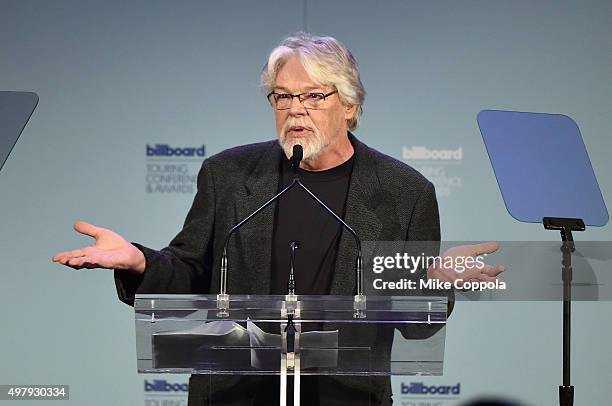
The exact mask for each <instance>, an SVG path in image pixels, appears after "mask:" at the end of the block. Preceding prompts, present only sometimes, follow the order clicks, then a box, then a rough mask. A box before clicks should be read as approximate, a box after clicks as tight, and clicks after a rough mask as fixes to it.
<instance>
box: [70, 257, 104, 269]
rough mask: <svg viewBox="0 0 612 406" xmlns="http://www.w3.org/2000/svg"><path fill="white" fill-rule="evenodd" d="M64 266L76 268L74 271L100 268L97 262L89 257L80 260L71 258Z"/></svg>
mask: <svg viewBox="0 0 612 406" xmlns="http://www.w3.org/2000/svg"><path fill="white" fill-rule="evenodd" d="M64 265H66V266H69V267H71V268H74V269H82V268H87V269H94V268H99V265H98V264H96V263H95V261H93V260H92V259H91V258H90V257H88V256H83V257H79V258H70V259H68V260H66V263H65V264H64Z"/></svg>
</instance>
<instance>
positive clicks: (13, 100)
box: [0, 91, 38, 169]
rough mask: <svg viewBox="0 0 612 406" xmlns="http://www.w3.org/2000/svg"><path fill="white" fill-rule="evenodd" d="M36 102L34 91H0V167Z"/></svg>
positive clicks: (36, 97) (0, 167)
mask: <svg viewBox="0 0 612 406" xmlns="http://www.w3.org/2000/svg"><path fill="white" fill-rule="evenodd" d="M37 104H38V96H37V95H36V93H29V92H4V91H0V169H2V166H3V165H4V162H5V161H6V158H8V156H9V154H10V152H11V150H12V149H13V147H14V146H15V144H16V143H17V139H19V135H21V132H22V131H23V129H24V128H25V125H26V124H27V122H28V120H29V119H30V116H31V115H32V113H33V112H34V109H35V108H36V105H37Z"/></svg>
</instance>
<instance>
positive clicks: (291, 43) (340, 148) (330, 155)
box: [261, 33, 365, 167]
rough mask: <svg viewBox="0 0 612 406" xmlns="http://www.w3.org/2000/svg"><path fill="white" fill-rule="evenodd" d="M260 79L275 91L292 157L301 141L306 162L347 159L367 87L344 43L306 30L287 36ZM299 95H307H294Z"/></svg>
mask: <svg viewBox="0 0 612 406" xmlns="http://www.w3.org/2000/svg"><path fill="white" fill-rule="evenodd" d="M261 82H262V87H263V88H264V91H265V92H266V94H270V93H271V95H270V96H269V100H270V103H271V104H272V106H273V108H274V109H275V118H276V130H277V133H278V137H279V141H280V144H281V146H282V147H283V150H284V151H285V154H286V155H287V156H290V155H291V150H292V148H293V145H295V144H301V145H302V146H303V147H304V161H305V162H309V161H310V162H314V161H317V160H327V161H329V162H332V163H333V161H335V160H339V162H340V163H341V162H343V161H344V160H346V158H348V157H346V156H344V157H343V155H346V149H347V148H350V142H349V141H348V138H347V136H346V133H347V130H354V129H355V128H357V126H358V124H359V119H360V116H361V106H362V104H363V100H364V98H365V91H364V89H363V85H362V83H361V80H360V78H359V67H358V66H357V61H356V60H355V58H354V57H353V55H352V54H351V53H350V51H349V50H348V49H347V48H346V47H345V46H344V45H342V44H341V43H340V42H339V41H337V40H336V39H334V38H331V37H316V36H312V35H310V34H305V33H300V34H298V35H297V36H295V37H289V38H286V39H285V40H283V41H282V42H281V44H280V45H279V46H278V47H276V48H274V50H272V52H271V53H270V56H269V58H268V62H267V64H266V65H265V66H264V69H263V72H262V75H261ZM298 94H301V95H302V96H300V97H299V98H298V97H292V96H291V95H298ZM350 152H351V154H352V149H351V151H350ZM349 156H350V155H349ZM332 166H333V165H332ZM323 167H325V165H323Z"/></svg>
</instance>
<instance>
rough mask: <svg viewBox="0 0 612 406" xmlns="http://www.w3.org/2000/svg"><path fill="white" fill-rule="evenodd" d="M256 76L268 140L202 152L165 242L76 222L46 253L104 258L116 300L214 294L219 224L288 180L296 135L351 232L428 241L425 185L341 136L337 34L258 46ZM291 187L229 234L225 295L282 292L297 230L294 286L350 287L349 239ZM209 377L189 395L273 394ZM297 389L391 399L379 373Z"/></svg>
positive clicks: (351, 107)
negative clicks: (272, 133) (263, 49)
mask: <svg viewBox="0 0 612 406" xmlns="http://www.w3.org/2000/svg"><path fill="white" fill-rule="evenodd" d="M262 86H263V88H264V90H265V92H266V94H267V97H268V100H269V102H270V104H271V106H272V108H273V110H274V115H275V120H276V130H277V133H278V140H274V141H269V142H263V143H258V144H251V145H246V146H240V147H236V148H232V149H229V150H226V151H223V152H221V153H219V154H217V155H215V156H212V157H210V158H208V159H207V160H205V161H204V163H203V164H202V168H201V170H200V174H199V176H198V192H197V194H196V196H195V199H194V202H193V205H192V207H191V209H190V211H189V213H188V215H187V218H186V220H185V224H184V227H183V229H182V231H181V232H180V233H179V234H178V235H177V236H176V237H175V238H174V239H173V240H172V241H171V243H170V245H169V246H168V247H166V248H164V249H162V250H160V251H156V250H152V249H150V248H147V247H144V246H141V245H138V244H131V243H129V242H128V241H127V240H125V239H124V238H123V237H121V236H120V235H118V234H116V233H114V232H112V231H110V230H106V229H103V228H99V227H95V226H93V225H90V224H87V223H84V222H79V223H77V224H75V229H76V230H77V231H79V232H81V233H84V234H87V235H90V236H92V237H94V238H96V243H95V245H94V246H91V247H87V248H82V249H78V250H74V251H70V252H64V253H60V254H58V255H56V256H55V257H54V260H55V261H57V262H60V263H62V264H64V265H67V266H70V267H73V268H96V267H102V268H109V269H115V280H116V285H117V291H118V294H119V297H120V299H121V300H122V301H124V302H126V303H133V300H134V295H135V294H136V293H214V292H218V290H219V272H218V269H219V264H220V257H221V253H222V249H223V243H224V241H223V240H224V238H225V236H226V235H227V233H228V230H229V229H230V228H231V227H232V226H233V225H234V224H236V223H237V222H238V221H240V220H241V219H243V218H244V217H246V216H247V215H248V214H250V213H251V212H252V211H254V210H255V209H256V208H257V207H258V206H260V205H261V204H262V203H263V202H265V201H266V200H267V199H269V198H270V197H271V196H273V195H274V194H275V193H276V192H277V191H278V190H279V189H280V188H282V187H284V186H285V185H287V184H288V183H289V182H290V181H291V179H292V175H291V171H290V167H289V161H288V158H289V157H290V156H291V154H292V148H293V146H294V145H296V144H300V145H302V146H303V148H304V158H303V161H302V162H301V163H300V170H299V172H300V177H301V179H302V181H303V182H304V183H305V184H306V185H307V186H308V187H309V188H310V189H311V190H313V191H314V192H315V194H317V195H318V196H319V197H320V198H321V199H322V200H323V201H324V202H325V203H326V204H327V205H328V206H329V207H331V209H332V210H334V212H335V213H336V214H337V215H339V216H341V217H343V218H344V220H345V221H346V222H347V223H349V224H350V225H351V226H352V227H353V229H354V230H355V231H356V232H357V234H358V235H359V236H360V237H361V239H362V240H384V241H397V240H419V241H439V240H440V227H439V219H438V207H437V203H436V198H435V192H434V188H433V185H432V184H431V183H430V182H429V181H428V180H427V179H425V178H424V177H423V176H422V175H420V174H419V173H418V172H416V171H415V170H414V169H412V168H410V167H409V166H407V165H405V164H403V163H401V162H399V161H397V160H395V159H392V158H390V157H388V156H386V155H384V154H381V153H380V152H377V151H375V150H373V149H371V148H369V147H367V146H366V145H365V144H363V143H362V142H360V141H359V140H357V138H355V137H354V136H353V135H352V134H351V133H350V131H352V130H355V129H356V128H357V126H358V124H359V120H360V117H361V112H362V105H363V101H364V97H365V91H364V89H363V85H362V83H361V80H360V75H359V68H358V65H357V62H356V60H355V58H354V57H353V55H352V54H351V53H350V52H349V50H348V49H347V48H346V47H345V46H344V45H342V44H341V43H340V42H339V41H337V40H336V39H334V38H331V37H316V36H312V35H309V34H304V33H300V34H298V35H297V36H294V37H289V38H286V39H285V40H283V41H282V43H281V44H280V45H279V46H278V47H276V48H275V49H274V50H273V51H272V52H271V54H270V55H269V58H268V62H267V64H266V65H265V67H264V69H263V72H262ZM303 193H304V192H303V191H301V190H300V189H297V188H296V189H293V190H292V191H291V192H290V193H289V194H288V195H287V196H286V198H285V199H282V200H280V201H279V202H278V203H277V204H276V206H274V207H272V206H271V207H269V208H268V209H266V210H264V211H263V212H262V213H261V214H260V215H259V216H258V217H256V218H254V219H253V220H252V222H251V223H250V224H249V225H247V226H245V227H244V228H243V229H241V230H240V232H239V233H238V234H237V235H236V236H235V238H234V239H232V240H231V242H230V245H229V248H228V253H229V258H230V261H231V267H232V269H237V270H240V272H233V273H232V272H230V273H229V279H228V291H229V292H231V293H243V294H284V293H286V287H287V278H288V270H289V258H290V256H289V254H288V252H289V244H290V242H291V241H296V240H297V241H300V245H301V246H300V249H299V250H298V253H297V254H296V281H297V286H296V289H297V293H298V294H340V295H352V294H354V293H355V276H354V274H353V269H352V268H353V267H352V264H354V259H355V246H354V241H353V239H352V238H350V236H348V235H346V233H345V232H344V231H343V229H342V227H341V226H340V225H339V224H338V223H337V222H336V221H335V220H334V219H333V218H332V217H331V216H329V215H328V214H326V213H324V212H322V211H321V209H320V208H319V207H318V205H317V204H316V203H315V202H313V201H312V200H311V199H309V198H307V197H306V196H305V195H304V194H303ZM495 249H496V246H495V244H483V245H477V246H472V247H457V248H455V249H454V250H455V252H454V253H453V254H456V255H479V254H481V253H483V252H492V251H494V250H495ZM500 271H501V269H498V268H495V267H487V268H486V269H485V272H478V273H477V274H475V275H465V274H464V275H463V277H464V278H465V277H466V276H467V277H468V278H469V277H473V278H477V279H481V280H492V279H494V277H495V276H496V275H497V274H498V273H499V272H500ZM445 272H446V271H444V270H440V269H430V271H429V273H430V276H434V277H444V278H447V279H448V278H451V279H452V278H453V276H452V275H451V276H448V275H446V274H445ZM403 334H404V333H403ZM379 338H380V337H379ZM387 338H388V339H389V340H392V336H391V337H387ZM375 339H376V337H375ZM384 355H385V354H382V355H381V356H384ZM214 379H217V381H216V383H214V382H213V383H212V386H213V387H214V389H213V390H211V387H210V385H211V380H209V378H203V377H196V376H194V377H192V378H191V380H190V394H189V405H190V406H194V405H200V404H209V403H207V402H209V401H211V397H212V400H214V402H216V403H215V404H232V405H234V404H236V405H242V404H249V405H269V404H274V403H276V402H278V395H277V393H275V392H274V391H269V390H266V388H267V387H268V386H267V385H273V382H275V380H274V379H270V378H258V377H242V378H241V377H224V378H214ZM214 379H213V380H214ZM276 380H277V379H276ZM264 383H265V385H264ZM235 385H240V386H239V387H240V389H239V390H237V389H236V388H237V387H236V386H235ZM302 388H303V389H304V390H303V391H302V392H303V395H304V396H305V398H304V402H303V403H302V404H308V405H314V404H321V405H323V404H330V405H340V404H345V403H346V404H348V403H351V404H359V403H358V402H359V401H360V400H361V401H364V402H365V403H364V404H377V405H378V404H379V405H386V404H390V403H391V388H390V380H389V379H388V378H372V379H365V378H364V379H357V378H344V379H342V378H338V379H333V378H321V379H317V378H306V379H305V380H304V382H303V384H302ZM224 402H225V403H224ZM356 402H357V403H356Z"/></svg>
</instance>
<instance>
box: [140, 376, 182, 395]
mask: <svg viewBox="0 0 612 406" xmlns="http://www.w3.org/2000/svg"><path fill="white" fill-rule="evenodd" d="M144 390H145V392H188V391H189V384H187V383H170V382H168V381H166V380H165V379H156V380H154V381H153V382H149V381H148V380H146V379H145V381H144Z"/></svg>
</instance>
